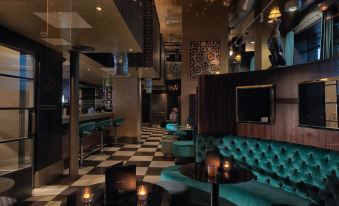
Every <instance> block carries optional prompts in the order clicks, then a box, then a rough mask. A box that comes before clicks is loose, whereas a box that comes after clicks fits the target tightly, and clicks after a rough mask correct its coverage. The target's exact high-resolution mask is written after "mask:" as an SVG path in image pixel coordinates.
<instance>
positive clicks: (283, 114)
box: [198, 58, 339, 151]
mask: <svg viewBox="0 0 339 206" xmlns="http://www.w3.org/2000/svg"><path fill="white" fill-rule="evenodd" d="M335 76H339V58H335V59H330V60H325V61H320V62H315V63H309V64H303V65H297V66H292V67H284V68H279V69H271V70H262V71H255V72H244V73H233V74H225V75H213V76H201V77H200V78H199V88H198V131H199V133H200V134H211V135H217V136H219V135H228V134H235V135H239V136H248V137H258V138H263V139H273V140H279V141H285V142H292V143H298V144H304V145H310V146H315V147H320V148H326V149H331V150H336V151H339V131H335V130H325V129H314V128H304V127H298V83H299V82H303V81H310V80H315V79H320V78H326V77H335ZM260 84H275V86H276V90H275V95H276V104H275V106H276V109H275V121H274V123H273V124H272V125H266V124H249V123H236V95H235V90H236V87H237V86H245V85H260ZM249 104H250V102H249Z"/></svg>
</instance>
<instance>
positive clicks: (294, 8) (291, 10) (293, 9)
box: [288, 6, 297, 12]
mask: <svg viewBox="0 0 339 206" xmlns="http://www.w3.org/2000/svg"><path fill="white" fill-rule="evenodd" d="M296 10H297V7H295V6H293V7H290V8H288V11H290V12H294V11H296Z"/></svg>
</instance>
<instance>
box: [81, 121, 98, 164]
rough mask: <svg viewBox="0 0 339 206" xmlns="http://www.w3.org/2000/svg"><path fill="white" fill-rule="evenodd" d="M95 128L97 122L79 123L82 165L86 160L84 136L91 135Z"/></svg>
mask: <svg viewBox="0 0 339 206" xmlns="http://www.w3.org/2000/svg"><path fill="white" fill-rule="evenodd" d="M94 129H95V122H88V123H83V124H80V125H79V137H80V167H82V164H83V162H84V157H85V153H84V146H83V138H84V137H87V136H90V135H91V134H92V131H93V130H94Z"/></svg>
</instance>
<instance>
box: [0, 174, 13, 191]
mask: <svg viewBox="0 0 339 206" xmlns="http://www.w3.org/2000/svg"><path fill="white" fill-rule="evenodd" d="M14 184H15V182H14V180H12V179H10V178H5V177H0V193H2V192H6V191H7V190H9V189H11V188H12V187H13V186H14Z"/></svg>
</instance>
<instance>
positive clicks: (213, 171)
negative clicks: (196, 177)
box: [207, 164, 218, 177]
mask: <svg viewBox="0 0 339 206" xmlns="http://www.w3.org/2000/svg"><path fill="white" fill-rule="evenodd" d="M217 172H218V168H217V166H216V165H214V164H208V165H207V174H208V177H215V176H217Z"/></svg>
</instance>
